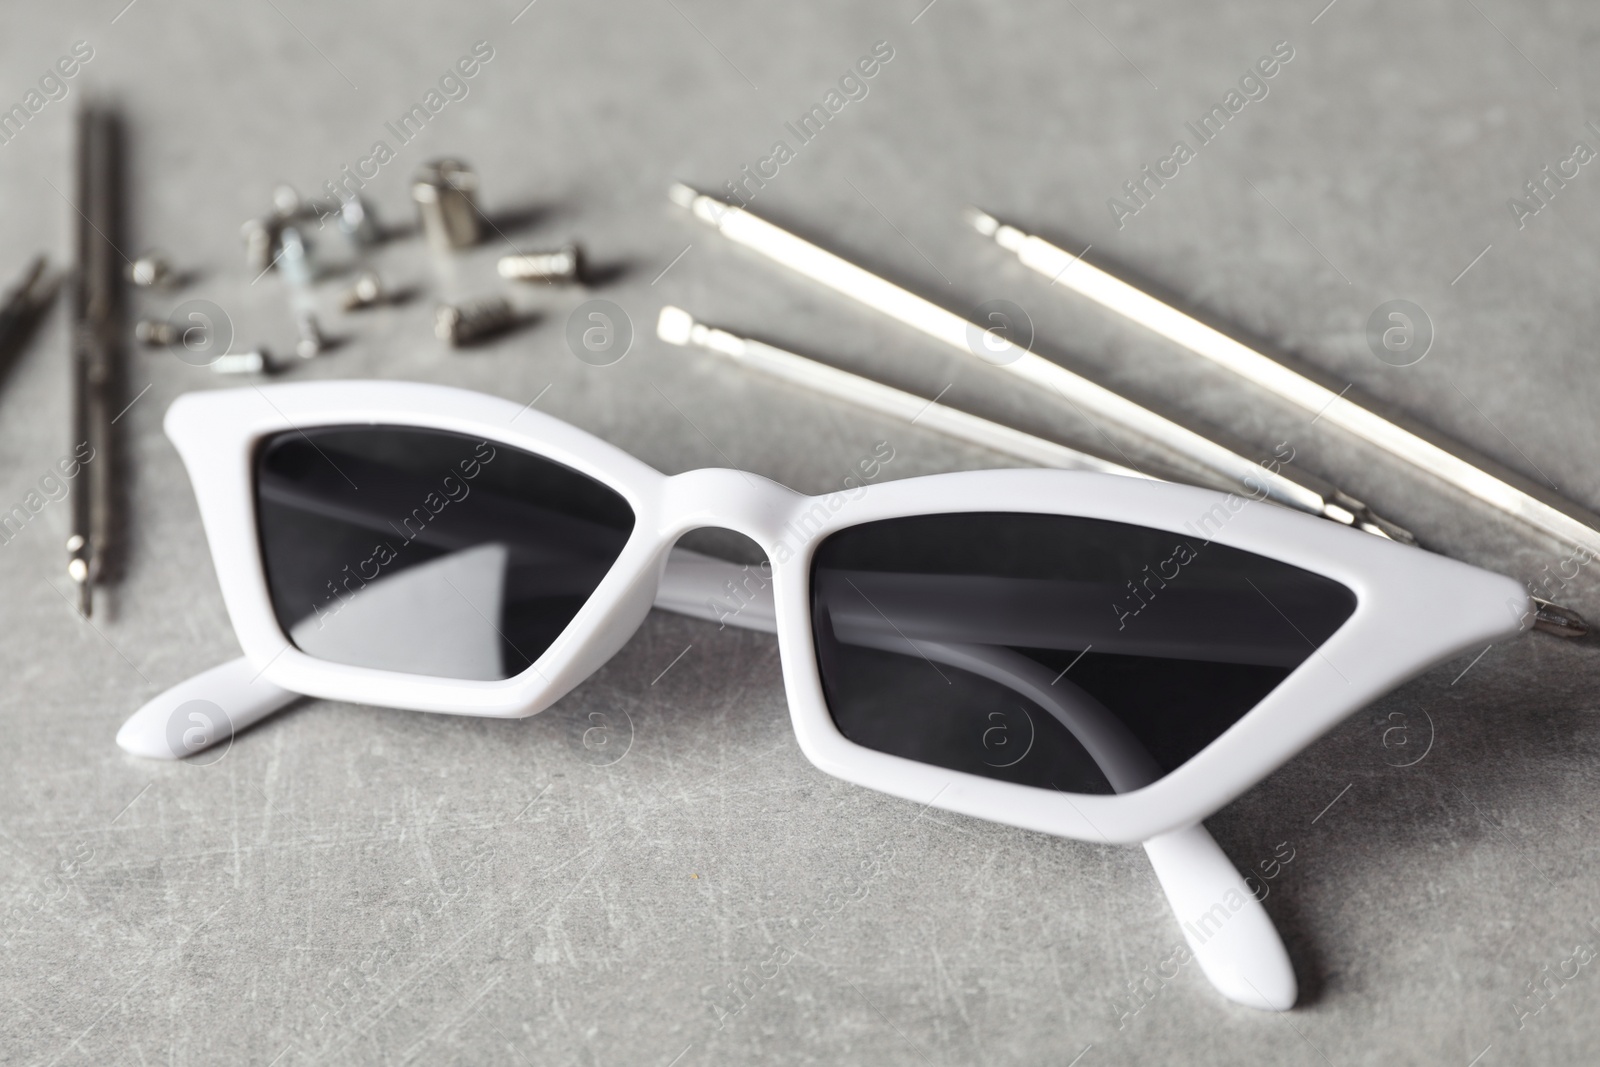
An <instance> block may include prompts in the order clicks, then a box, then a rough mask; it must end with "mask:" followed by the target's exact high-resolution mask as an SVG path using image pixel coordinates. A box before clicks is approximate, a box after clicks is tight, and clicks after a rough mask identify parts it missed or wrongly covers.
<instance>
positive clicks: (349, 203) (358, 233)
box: [339, 196, 378, 248]
mask: <svg viewBox="0 0 1600 1067" xmlns="http://www.w3.org/2000/svg"><path fill="white" fill-rule="evenodd" d="M339 231H340V232H341V233H343V234H344V235H345V236H346V237H348V238H350V241H351V243H352V244H354V245H356V246H357V247H359V248H368V247H371V246H372V245H375V244H377V243H378V217H377V216H376V215H374V214H373V213H372V206H371V205H370V204H368V203H367V202H366V201H365V200H363V199H361V198H360V197H359V196H345V197H343V198H342V199H341V200H340V202H339Z"/></svg>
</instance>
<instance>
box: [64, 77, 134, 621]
mask: <svg viewBox="0 0 1600 1067" xmlns="http://www.w3.org/2000/svg"><path fill="white" fill-rule="evenodd" d="M121 184H122V183H121V160H120V143H119V129H118V123H117V121H116V118H115V117H114V116H113V115H112V114H111V113H110V112H109V111H106V110H103V109H101V108H97V107H93V106H87V107H85V108H84V109H83V111H82V112H80V113H79V116H78V148H77V174H76V196H77V203H76V207H77V216H78V218H77V257H78V262H77V267H76V270H75V274H74V277H73V286H72V289H73V301H72V303H73V319H74V326H73V331H72V394H73V396H72V437H73V444H74V447H78V446H81V445H83V444H87V445H89V446H90V447H91V448H92V449H93V451H92V452H91V453H90V455H91V457H92V458H91V459H90V460H89V461H88V462H86V463H85V466H84V470H83V474H82V478H83V479H84V480H83V481H82V482H80V483H79V488H78V490H77V491H76V492H74V493H73V494H72V530H71V534H70V536H69V537H68V538H67V553H68V559H67V575H68V577H70V578H71V579H72V581H73V583H74V584H75V585H76V586H77V587H78V610H79V611H81V612H82V613H83V614H84V615H85V616H86V617H87V616H88V615H90V614H91V613H92V612H93V610H94V592H93V586H95V585H97V584H100V583H102V582H104V581H105V580H106V579H107V577H108V575H109V573H110V565H111V561H112V554H113V552H114V551H115V550H116V537H115V532H116V531H115V518H116V516H115V515H114V514H113V512H114V509H115V507H116V504H117V501H116V499H115V493H114V487H113V478H114V476H115V475H116V473H117V470H118V468H117V464H118V461H119V457H118V456H117V454H116V449H115V448H114V434H113V423H115V421H116V419H117V418H118V414H116V413H115V412H116V408H115V406H114V405H115V404H116V395H117V391H118V389H119V388H120V386H121V366H120V359H119V356H120V346H119V345H118V339H119V333H120V331H119V330H118V329H117V328H116V322H117V320H118V317H119V315H120V314H121V310H122V291H121V290H122V270H121V263H120V262H119V261H120V260H122V259H123V256H122V253H121V252H120V251H119V250H118V249H117V246H116V243H115V242H116V240H117V236H118V234H119V233H120V225H119V224H120V209H121Z"/></svg>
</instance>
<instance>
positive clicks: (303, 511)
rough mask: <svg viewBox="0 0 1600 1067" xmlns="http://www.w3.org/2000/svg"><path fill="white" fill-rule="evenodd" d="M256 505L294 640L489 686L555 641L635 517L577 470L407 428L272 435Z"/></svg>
mask: <svg viewBox="0 0 1600 1067" xmlns="http://www.w3.org/2000/svg"><path fill="white" fill-rule="evenodd" d="M255 501H256V516H257V523H258V529H259V533H260V538H261V558H262V564H263V566H264V567H265V569H266V577H267V587H268V590H269V592H270V594H271V598H272V607H273V611H274V612H275V614H276V615H277V618H278V624H279V625H280V626H281V627H282V628H283V631H284V633H286V634H287V635H288V636H289V638H290V639H291V640H292V641H293V642H294V644H295V647H297V648H299V649H300V650H301V651H302V652H304V653H306V654H307V655H310V656H315V657H316V658H318V659H324V660H329V661H331V662H334V663H344V664H349V665H352V666H357V667H373V668H377V669H380V670H392V671H403V672H406V673H409V674H421V675H429V676H433V677H440V678H465V679H476V680H486V681H492V680H498V679H503V678H510V677H513V676H515V675H517V674H520V673H521V672H522V671H524V670H526V669H527V668H528V667H530V666H531V665H532V664H533V662H534V661H535V660H537V659H538V658H539V656H540V655H541V654H542V653H543V652H544V651H545V649H547V648H548V647H549V646H550V644H551V643H552V642H553V641H555V639H556V637H557V636H559V635H560V634H561V632H562V631H563V630H564V629H566V627H567V625H568V624H569V623H570V622H571V621H572V618H573V616H574V615H576V614H577V612H578V609H579V608H581V607H582V606H583V604H584V602H585V601H587V600H588V598H589V597H590V595H592V594H593V592H594V590H595V587H596V586H598V585H599V584H600V582H601V580H602V579H603V578H604V577H605V576H606V573H607V572H608V571H609V570H610V569H611V566H612V564H613V563H615V562H616V559H617V556H618V555H620V554H621V552H622V548H623V545H624V544H625V543H626V542H627V539H628V535H629V534H630V533H631V532H632V530H633V523H634V516H633V511H632V509H631V508H630V507H629V506H628V504H627V502H626V501H625V500H624V499H623V498H622V497H621V495H619V494H618V493H617V492H615V491H614V490H612V489H610V488H609V487H607V486H605V485H602V484H601V483H600V482H597V481H595V480H594V479H593V478H590V477H588V476H587V475H583V474H579V473H578V472H576V471H573V470H571V469H569V468H567V467H564V466H562V465H561V464H558V463H555V462H553V461H551V460H548V459H544V458H542V457H540V456H536V455H533V454H531V453H528V452H523V451H520V450H517V449H513V448H508V447H507V446H505V445H503V444H499V443H495V442H491V441H486V440H483V439H481V438H476V437H470V436H465V435H462V434H456V433H448V432H445V431H441V430H428V429H419V428H415V427H389V426H337V427H322V428H317V429H311V430H307V431H305V432H303V433H302V432H301V431H298V430H292V431H286V432H284V433H280V434H277V435H275V436H273V437H271V438H268V439H267V440H266V441H265V442H263V444H262V446H261V448H260V450H259V451H258V453H257V455H256V461H255Z"/></svg>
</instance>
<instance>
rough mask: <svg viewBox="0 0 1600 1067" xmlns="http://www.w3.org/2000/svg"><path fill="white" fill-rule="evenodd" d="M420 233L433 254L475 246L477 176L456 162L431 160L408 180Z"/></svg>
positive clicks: (476, 241)
mask: <svg viewBox="0 0 1600 1067" xmlns="http://www.w3.org/2000/svg"><path fill="white" fill-rule="evenodd" d="M411 199H412V200H414V201H416V204H417V214H418V216H419V217H420V218H421V220H422V229H423V232H424V233H426V234H427V235H428V243H429V244H430V245H432V246H433V248H434V251H436V252H444V253H448V252H453V251H455V250H456V249H458V248H468V247H470V246H472V245H475V244H477V243H478V175H477V172H476V171H474V170H473V169H472V168H471V167H469V166H467V165H466V164H465V163H463V162H461V161H460V160H458V159H435V160H432V161H431V162H428V163H425V164H423V165H422V168H421V169H420V170H418V171H417V173H416V176H415V177H414V178H412V180H411Z"/></svg>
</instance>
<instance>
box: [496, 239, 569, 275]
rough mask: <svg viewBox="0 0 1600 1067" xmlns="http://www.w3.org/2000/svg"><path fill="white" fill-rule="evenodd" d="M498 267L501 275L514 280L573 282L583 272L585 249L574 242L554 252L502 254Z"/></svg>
mask: <svg viewBox="0 0 1600 1067" xmlns="http://www.w3.org/2000/svg"><path fill="white" fill-rule="evenodd" d="M497 267H498V269H499V271H500V277H502V278H509V279H511V280H512V281H518V282H550V283H571V282H576V281H578V280H579V278H580V277H581V276H582V274H583V251H582V249H580V248H579V247H578V246H577V245H575V244H573V245H566V246H565V247H562V248H558V249H556V250H555V251H554V252H530V253H527V254H526V255H515V256H501V257H500V262H499V263H498V264H497Z"/></svg>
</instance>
